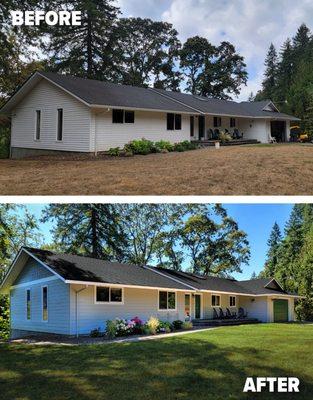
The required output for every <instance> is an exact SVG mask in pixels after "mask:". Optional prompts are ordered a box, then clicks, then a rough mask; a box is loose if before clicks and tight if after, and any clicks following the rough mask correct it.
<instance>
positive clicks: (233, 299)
mask: <svg viewBox="0 0 313 400" xmlns="http://www.w3.org/2000/svg"><path fill="white" fill-rule="evenodd" d="M229 306H230V307H236V296H229Z"/></svg>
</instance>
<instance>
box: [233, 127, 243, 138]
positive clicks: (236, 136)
mask: <svg viewBox="0 0 313 400" xmlns="http://www.w3.org/2000/svg"><path fill="white" fill-rule="evenodd" d="M233 139H243V133H240V132H239V130H238V129H237V128H235V129H234V132H233Z"/></svg>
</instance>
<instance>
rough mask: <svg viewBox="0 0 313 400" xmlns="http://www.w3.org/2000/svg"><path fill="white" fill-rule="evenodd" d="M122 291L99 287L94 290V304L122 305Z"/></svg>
mask: <svg viewBox="0 0 313 400" xmlns="http://www.w3.org/2000/svg"><path fill="white" fill-rule="evenodd" d="M122 302H123V290H122V289H121V288H111V287H100V286H97V288H96V303H122Z"/></svg>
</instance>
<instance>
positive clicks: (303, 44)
mask: <svg viewBox="0 0 313 400" xmlns="http://www.w3.org/2000/svg"><path fill="white" fill-rule="evenodd" d="M311 39H312V35H311V31H310V29H309V28H308V27H307V26H306V24H302V25H301V26H300V27H299V28H298V31H297V33H296V35H295V37H294V38H293V47H294V49H295V50H298V51H305V50H306V49H307V46H308V44H309V43H310V41H311Z"/></svg>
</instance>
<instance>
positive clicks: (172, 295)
mask: <svg viewBox="0 0 313 400" xmlns="http://www.w3.org/2000/svg"><path fill="white" fill-rule="evenodd" d="M175 310H176V292H168V291H166V290H164V291H163V290H159V311H175Z"/></svg>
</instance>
